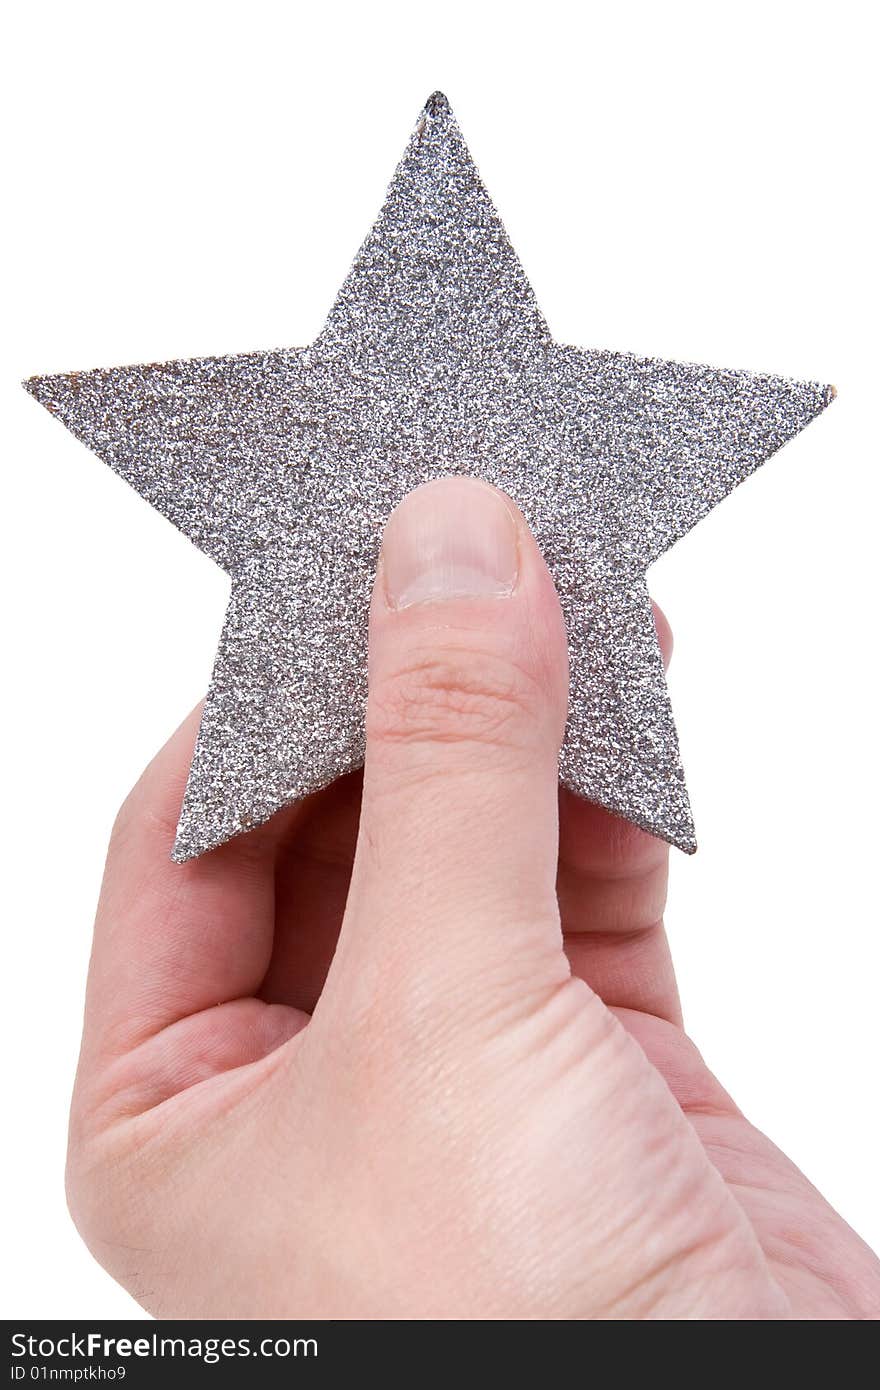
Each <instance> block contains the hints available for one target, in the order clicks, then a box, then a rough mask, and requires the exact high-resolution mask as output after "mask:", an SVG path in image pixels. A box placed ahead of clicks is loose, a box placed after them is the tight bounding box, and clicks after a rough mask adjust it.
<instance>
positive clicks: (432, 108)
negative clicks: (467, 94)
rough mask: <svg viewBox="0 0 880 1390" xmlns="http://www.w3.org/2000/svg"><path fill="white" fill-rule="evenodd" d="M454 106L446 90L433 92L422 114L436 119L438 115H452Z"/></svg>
mask: <svg viewBox="0 0 880 1390" xmlns="http://www.w3.org/2000/svg"><path fill="white" fill-rule="evenodd" d="M451 115H452V107H451V106H450V104H449V98H448V97H447V95H446V93H445V92H439V91H438V92H432V93H431V95H430V96H429V97H428V100H427V101H426V102H425V104H424V106H423V107H422V116H423V117H429V118H431V119H433V120H436V119H437V118H438V116H451Z"/></svg>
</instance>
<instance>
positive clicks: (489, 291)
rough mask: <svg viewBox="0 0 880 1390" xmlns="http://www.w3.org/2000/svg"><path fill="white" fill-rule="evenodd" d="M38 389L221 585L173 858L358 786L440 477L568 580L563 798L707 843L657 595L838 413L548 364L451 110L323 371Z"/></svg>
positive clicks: (429, 120) (537, 323)
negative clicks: (717, 516) (375, 679)
mask: <svg viewBox="0 0 880 1390" xmlns="http://www.w3.org/2000/svg"><path fill="white" fill-rule="evenodd" d="M27 385H28V389H29V390H30V391H31V392H32V394H33V395H34V396H36V398H37V399H38V400H39V401H41V402H42V403H43V404H44V405H45V406H46V407H47V408H48V409H49V410H51V411H52V412H53V413H54V414H55V415H57V416H58V417H59V419H61V420H62V421H63V422H64V424H65V425H67V427H68V428H69V429H70V430H72V431H73V433H74V434H76V435H77V436H78V437H79V438H80V439H81V440H83V442H84V443H86V444H87V445H88V446H89V447H90V448H91V449H93V450H94V451H95V452H96V453H97V454H98V455H100V457H101V458H102V459H104V461H105V462H106V463H108V464H109V465H110V467H111V468H113V469H115V470H116V472H117V473H119V474H121V475H122V477H123V478H125V479H126V480H127V481H128V482H129V483H130V484H131V485H132V486H133V487H135V488H136V489H137V490H138V492H140V493H141V494H142V495H143V496H144V497H145V498H146V499H147V500H148V501H149V502H151V503H152V504H153V506H154V507H156V508H158V510H159V511H160V512H162V513H164V515H165V516H166V517H168V519H169V520H170V521H172V522H173V523H174V524H175V525H176V526H178V527H179V528H180V529H181V530H182V531H183V532H185V534H186V535H187V536H189V538H190V539H191V540H192V541H193V542H194V543H195V544H196V545H197V546H198V547H199V548H200V549H201V550H203V551H205V552H206V553H207V554H208V555H210V556H211V557H212V558H213V559H214V560H215V561H216V562H217V563H218V564H219V565H221V566H222V567H223V568H224V569H225V570H226V571H227V572H228V574H229V575H230V577H231V581H232V592H231V598H230V603H229V609H228V612H227V615H226V622H225V626H224V630H223V635H222V638H221V641H220V647H219V651H218V654H217V659H216V664H215V667H214V673H213V677H212V681H211V686H210V689H209V693H208V698H207V702H206V705H205V710H204V716H203V719H202V724H201V729H200V732H199V737H198V742H197V745H196V750H195V754H194V757H193V763H192V768H191V771H190V776H189V781H188V784H187V789H186V794H185V798H184V803H183V808H182V811H181V817H180V824H179V827H178V833H177V840H176V842H175V846H174V857H175V858H177V859H179V860H184V859H188V858H191V857H192V856H194V855H197V854H200V853H202V852H203V851H205V850H209V849H211V848H213V847H214V846H216V845H219V844H221V843H223V841H225V840H228V839H230V838H231V837H232V836H234V835H236V834H238V833H239V832H240V831H242V830H245V829H247V828H249V827H251V826H253V825H256V824H258V823H259V822H261V821H264V820H266V819H267V818H268V817H269V816H271V815H272V814H273V812H275V811H276V810H278V809H279V808H280V807H281V806H283V805H285V804H286V803H288V802H290V801H293V800H296V799H297V798H299V797H302V796H304V795H306V794H307V793H309V792H312V791H315V790H317V789H318V788H320V787H321V786H323V785H325V784H326V783H328V782H330V781H331V780H332V779H333V778H335V777H337V776H339V775H340V774H342V773H344V772H347V771H349V770H351V769H353V768H355V767H356V766H358V765H359V764H360V762H361V761H362V759H363V753H364V701H365V694H366V617H367V605H368V599H369V592H370V587H371V582H372V577H373V574H374V571H375V565H376V559H377V554H378V547H379V541H380V537H381V531H382V526H383V524H384V522H385V520H386V518H387V516H388V514H389V512H390V511H391V510H392V508H393V507H394V506H395V505H396V503H397V502H398V501H399V500H400V498H401V497H402V496H403V495H404V494H405V493H406V492H407V491H408V490H409V489H411V488H412V487H414V486H416V485H417V484H418V483H420V482H423V481H426V480H427V479H430V478H433V477H437V476H441V475H443V474H448V473H469V474H473V475H476V476H478V477H482V478H485V479H487V480H489V481H490V482H492V483H495V484H496V485H497V486H499V487H501V488H503V489H505V490H506V491H507V492H508V493H509V494H510V495H511V496H512V497H513V498H514V499H515V500H516V502H517V503H518V504H519V506H520V507H521V508H522V511H523V513H524V514H525V517H526V519H527V521H528V522H529V524H530V526H531V527H532V529H533V531H534V533H535V535H536V537H537V540H538V543H539V545H540V546H541V548H542V550H543V552H544V555H545V557H546V559H547V562H548V564H549V566H550V569H551V572H552V574H553V576H554V579H555V581H556V585H557V588H558V591H559V596H560V599H561V602H562V607H563V611H564V614H565V619H566V624H567V630H568V636H569V648H570V659H571V696H570V709H569V718H568V725H567V730H566V735H565V742H564V746H563V750H562V755H561V759H560V775H561V779H562V781H563V783H565V784H566V785H568V786H569V787H571V788H573V789H574V790H575V791H576V792H578V793H580V794H581V795H582V796H584V797H587V798H588V799H589V800H591V801H594V802H596V803H598V804H599V805H601V806H604V807H607V808H608V809H609V810H611V811H614V812H616V813H617V814H618V815H621V816H624V817H626V818H627V819H628V820H630V821H633V822H634V823H635V824H637V825H640V826H642V827H644V828H645V829H647V830H649V831H652V832H653V833H654V834H656V835H660V836H662V837H663V838H665V839H667V840H669V841H670V842H672V843H673V844H676V845H679V846H680V847H681V848H682V849H685V850H692V849H693V848H694V847H695V845H694V832H693V823H692V819H691V813H690V807H689V804H688V798H687V792H686V790H685V784H684V778H683V774H682V769H681V764H680V761H679V754H678V743H677V738H676V733H675V726H674V724H673V720H672V714H671V711H670V707H669V700H668V696H667V693H666V685H665V680H664V675H663V667H662V662H661V658H660V653H659V650H658V646H657V640H656V634H655V629H654V622H653V617H652V611H651V605H650V602H649V599H648V593H647V589H646V587H645V578H644V576H645V571H646V569H647V568H648V566H649V565H650V564H651V562H652V561H653V560H655V559H656V558H657V556H659V555H660V554H661V552H662V551H664V550H666V549H667V547H669V546H670V545H672V544H673V542H674V541H676V540H677V539H678V538H679V536H681V535H683V534H684V532H686V531H687V530H689V528H690V527H691V526H693V525H694V524H695V522H697V521H699V520H700V518H701V517H703V516H705V514H706V513H707V512H708V511H709V510H710V509H711V508H712V507H714V506H715V504H716V503H717V502H719V501H720V500H721V499H722V498H723V497H725V496H726V495H727V493H729V492H730V491H731V490H732V489H733V488H734V487H735V486H736V485H737V484H738V483H739V482H741V481H742V480H743V479H744V478H745V477H746V476H747V475H748V474H749V473H751V472H752V471H753V470H754V469H755V468H756V467H757V466H758V465H759V464H760V463H762V462H763V461H764V460H765V459H766V458H767V457H768V456H769V455H770V454H772V453H773V452H774V450H776V449H778V448H779V447H780V445H782V444H784V443H785V442H786V440H788V439H789V438H791V436H792V435H794V434H796V433H797V431H798V430H800V429H801V428H802V427H803V426H804V425H805V424H807V422H808V421H809V420H811V419H812V418H813V416H815V415H817V414H818V413H819V412H820V411H821V410H822V409H823V408H824V407H825V406H826V405H827V403H828V401H829V400H830V399H831V395H832V394H833V392H832V391H831V389H830V388H827V387H824V386H820V385H817V384H815V383H803V382H792V381H786V380H783V379H781V378H779V377H774V376H757V375H752V374H751V373H747V372H741V371H718V370H715V369H712V368H708V367H700V366H693V365H681V364H677V363H672V362H663V361H657V360H653V359H647V358H640V357H634V356H630V355H628V354H623V353H616V352H600V351H589V352H584V351H580V350H578V349H575V348H569V347H561V346H559V345H558V344H557V343H554V341H553V339H552V338H551V337H550V334H549V331H548V329H547V326H546V324H545V322H544V320H543V318H542V316H541V313H540V310H539V309H538V306H537V304H536V302H535V298H534V296H533V294H532V291H531V288H530V286H529V284H528V282H527V281H526V278H525V276H524V274H523V271H522V269H521V267H520V265H519V262H518V260H517V257H516V255H515V253H514V251H513V249H512V247H511V245H510V243H509V242H508V240H507V236H506V234H505V232H504V229H503V227H502V225H501V222H500V221H499V219H498V216H497V214H496V212H495V209H494V207H493V205H492V203H491V201H490V199H489V197H488V195H487V194H486V191H485V189H484V188H483V185H482V183H481V181H480V178H479V175H478V174H477V170H476V168H475V167H474V164H473V162H472V160H471V158H470V155H469V154H468V151H467V148H466V146H465V145H464V142H463V141H462V138H461V135H460V133H459V131H458V127H457V125H456V122H455V119H454V117H453V115H452V113H451V111H450V109H449V106H448V103H447V102H446V100H445V98H444V97H442V96H441V95H439V94H436V95H435V96H433V97H431V99H430V100H429V102H428V104H427V106H426V107H425V109H424V111H423V113H422V115H421V117H420V119H419V122H418V125H417V127H416V130H415V132H414V134H413V136H412V139H411V141H410V144H409V146H408V148H407V150H406V153H405V155H404V158H403V160H402V162H401V164H400V166H399V167H398V170H397V172H396V174H395V176H394V180H393V182H392V184H391V187H390V189H389V191H388V196H387V199H386V202H385V204H384V207H383V209H382V211H381V213H380V215H379V219H378V221H377V223H376V225H375V226H374V228H373V230H372V232H371V233H370V235H369V237H368V238H367V240H366V242H365V243H364V245H363V247H362V249H361V251H360V253H359V255H358V257H357V260H356V261H355V263H354V266H353V268H352V270H351V272H350V274H349V276H348V279H347V280H346V281H345V284H344V285H343V288H342V290H341V292H340V294H339V297H338V299H337V301H336V304H335V306H334V308H333V311H332V313H331V315H330V318H329V319H328V321H327V324H326V326H325V328H324V329H323V331H322V333H321V334H320V336H319V338H318V339H317V341H316V342H315V343H314V345H313V346H312V347H311V348H308V349H306V350H305V351H302V350H293V349H291V350H287V351H278V352H266V353H249V354H244V355H240V356H231V357H218V358H200V359H196V360H193V361H188V362H170V363H166V364H160V365H150V366H137V367H127V368H117V369H113V370H110V371H92V372H83V373H73V374H71V375H66V376H51V377H38V378H34V379H33V380H32V381H30V382H28V383H27Z"/></svg>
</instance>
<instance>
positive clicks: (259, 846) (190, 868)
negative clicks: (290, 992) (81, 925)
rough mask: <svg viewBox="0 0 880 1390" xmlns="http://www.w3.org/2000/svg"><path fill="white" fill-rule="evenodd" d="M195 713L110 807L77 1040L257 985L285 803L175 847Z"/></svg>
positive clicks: (135, 1038) (160, 1021)
mask: <svg viewBox="0 0 880 1390" xmlns="http://www.w3.org/2000/svg"><path fill="white" fill-rule="evenodd" d="M200 713H201V709H200V707H199V708H197V709H195V710H194V711H193V712H192V714H190V715H189V717H188V718H187V719H186V720H185V721H184V722H183V724H182V725H181V726H180V728H179V729H178V730H177V732H176V733H175V734H174V735H173V736H172V737H171V739H170V740H169V741H168V743H166V745H165V747H164V748H163V749H162V750H161V751H160V752H159V753H158V754H157V756H156V757H155V758H154V759H153V761H152V762H151V763H150V765H149V767H148V768H147V769H146V771H145V772H144V774H143V776H142V777H141V778H140V780H139V781H138V783H137V785H136V786H135V787H134V789H133V790H132V792H131V793H130V794H129V796H128V797H127V799H126V801H125V803H124V805H123V807H122V809H121V810H120V812H119V815H118V817H117V820H116V824H115V826H114V829H113V834H112V837H111V841H110V847H109V850H108V854H107V863H106V867H105V870H104V881H103V885H102V888H101V896H100V900H99V903H98V911H97V916H96V920H95V932H94V941H93V946H92V956H91V961H90V965H89V981H88V988H87V992H86V1016H85V1032H84V1047H99V1048H106V1049H107V1050H110V1051H113V1052H117V1051H118V1052H124V1051H127V1050H129V1049H130V1048H131V1047H133V1046H135V1045H137V1044H138V1043H139V1042H141V1041H143V1040H144V1039H145V1038H147V1037H149V1036H151V1035H153V1034H155V1033H157V1032H159V1031H160V1030H161V1029H162V1028H164V1027H167V1026H168V1025H169V1024H171V1023H174V1022H176V1021H178V1020H179V1019H181V1018H185V1017H188V1016H189V1015H190V1014H193V1013H196V1012H198V1011H199V1010H201V1009H205V1008H208V1007H210V1006H211V1005H214V1004H221V1003H225V1002H226V1001H228V1000H230V999H237V998H241V997H246V996H249V995H251V994H253V993H254V992H255V991H256V990H257V989H258V988H259V985H260V982H261V980H262V978H263V975H264V974H265V971H266V969H267V966H268V963H269V958H270V955H271V950H272V936H273V924H274V864H275V853H276V847H277V844H278V840H279V838H280V836H281V835H282V834H283V833H284V832H285V830H286V829H287V828H288V827H289V824H290V813H288V814H286V815H285V814H284V813H282V814H281V815H280V816H276V817H274V818H273V821H272V822H271V825H266V826H261V827H259V828H258V829H256V830H254V831H252V832H251V833H250V834H248V835H242V836H239V837H238V838H237V839H235V840H232V841H230V842H229V843H228V844H225V845H222V846H221V847H220V848H219V849H216V850H213V851H212V852H211V853H209V854H206V855H203V856H202V857H201V858H199V859H195V860H191V861H189V862H188V863H186V864H175V863H173V862H172V860H171V858H170V855H171V847H172V844H173V842H174V833H175V828H176V824H177V817H178V813H179V811H180V805H181V801H182V798H183V790H184V786H185V783H186V777H187V773H188V770H189V765H190V761H191V758H192V751H193V745H194V743H195V738H196V733H197V731H198V725H199V718H200Z"/></svg>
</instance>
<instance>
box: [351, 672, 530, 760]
mask: <svg viewBox="0 0 880 1390" xmlns="http://www.w3.org/2000/svg"><path fill="white" fill-rule="evenodd" d="M539 703H540V693H539V691H538V688H537V683H536V682H535V681H534V680H533V679H532V678H531V677H530V676H529V674H528V673H527V672H526V671H524V670H522V669H521V668H520V667H518V666H516V665H515V664H514V663H512V662H510V661H509V660H506V659H504V658H499V657H496V656H489V655H483V656H481V658H480V660H479V661H474V658H473V654H472V653H468V654H467V655H465V654H460V655H459V654H456V653H454V652H446V653H443V654H441V655H431V656H427V657H418V658H415V659H414V660H412V661H410V662H408V663H407V664H405V665H404V666H402V667H400V668H398V670H397V671H395V672H394V673H393V674H392V675H390V676H388V677H386V678H385V679H384V680H383V682H382V683H381V686H380V687H379V689H378V690H377V691H375V692H373V694H372V696H371V701H370V707H369V710H368V716H367V735H368V738H370V739H371V740H372V741H374V742H380V743H421V742H430V743H474V744H492V745H500V746H502V747H513V746H518V745H521V744H522V743H523V742H524V740H525V739H526V737H527V736H528V735H529V733H530V731H531V730H532V729H533V728H534V726H535V721H536V719H537V716H538V713H539Z"/></svg>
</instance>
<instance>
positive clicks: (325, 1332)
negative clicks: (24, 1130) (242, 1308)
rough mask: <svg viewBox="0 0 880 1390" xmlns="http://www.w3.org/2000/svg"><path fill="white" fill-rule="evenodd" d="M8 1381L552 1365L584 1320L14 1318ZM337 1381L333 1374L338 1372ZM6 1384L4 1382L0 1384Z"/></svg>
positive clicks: (315, 1380) (139, 1382) (355, 1377)
mask: <svg viewBox="0 0 880 1390" xmlns="http://www.w3.org/2000/svg"><path fill="white" fill-rule="evenodd" d="M3 1326H4V1329H5V1345H6V1370H5V1372H4V1373H3V1374H5V1380H6V1384H7V1385H9V1386H12V1387H15V1386H22V1387H29V1386H40V1385H47V1386H48V1385H81V1386H97V1385H102V1386H105V1387H111V1386H112V1387H115V1388H116V1390H118V1387H120V1386H122V1387H128V1386H165V1385H170V1386H175V1385H186V1386H190V1385H191V1386H196V1387H198V1386H203V1385H204V1386H209V1385H213V1386H225V1385H247V1386H251V1385H253V1386H255V1387H259V1386H263V1385H266V1386H273V1385H278V1386H281V1385H284V1386H287V1387H293V1386H295V1385H299V1384H302V1385H316V1384H317V1385H320V1384H322V1383H323V1380H322V1374H323V1375H326V1374H327V1373H329V1374H330V1375H332V1377H333V1381H332V1383H333V1384H341V1383H344V1382H341V1381H340V1380H339V1376H340V1373H341V1372H342V1373H345V1374H346V1377H347V1378H348V1377H349V1376H350V1377H351V1383H352V1384H356V1383H358V1382H359V1381H360V1380H362V1379H363V1380H364V1381H366V1382H367V1383H372V1382H373V1381H374V1380H376V1379H379V1381H380V1383H381V1382H382V1381H384V1379H385V1378H386V1376H387V1375H388V1374H389V1373H394V1372H396V1373H398V1374H400V1373H401V1372H403V1373H404V1374H406V1375H409V1376H411V1377H412V1381H413V1383H414V1384H417V1383H419V1381H420V1380H421V1378H422V1374H423V1372H424V1371H425V1369H426V1367H430V1369H431V1373H432V1375H436V1374H439V1373H440V1372H442V1371H450V1372H453V1373H454V1374H455V1375H456V1376H457V1377H460V1376H461V1375H462V1374H463V1373H464V1374H468V1372H470V1373H471V1374H476V1373H477V1372H478V1370H479V1368H480V1367H481V1366H484V1365H486V1363H487V1361H488V1364H489V1365H490V1366H491V1367H492V1370H493V1371H495V1372H497V1371H499V1370H501V1369H502V1368H506V1366H508V1365H509V1366H510V1367H511V1368H512V1369H513V1368H515V1369H516V1371H517V1373H518V1374H522V1373H524V1372H525V1373H528V1372H529V1370H531V1371H532V1372H534V1373H540V1372H541V1371H543V1372H544V1373H545V1374H546V1372H547V1370H548V1368H549V1367H551V1366H552V1365H553V1363H554V1360H555V1359H556V1358H557V1357H558V1356H560V1354H562V1355H563V1356H564V1354H565V1352H566V1350H567V1351H569V1352H570V1351H572V1350H574V1349H575V1348H576V1346H577V1344H578V1343H582V1337H581V1334H580V1333H577V1332H576V1331H575V1329H576V1328H577V1327H578V1326H581V1327H583V1326H584V1325H583V1324H581V1325H579V1324H575V1323H569V1324H567V1325H566V1324H558V1323H556V1324H553V1325H552V1326H549V1325H548V1324H546V1323H519V1324H516V1325H514V1326H513V1327H511V1324H509V1323H505V1324H501V1323H497V1322H494V1323H474V1322H468V1323H434V1322H368V1323H360V1322H152V1321H143V1322H136V1321H124V1322H117V1321H113V1320H107V1321H101V1320H97V1321H95V1322H83V1321H78V1322H43V1321H37V1320H31V1321H23V1320H18V1321H15V1320H11V1321H5V1322H4V1324H3ZM327 1383H328V1384H329V1383H331V1382H330V1381H329V1380H328V1382H327ZM0 1390H2V1385H0Z"/></svg>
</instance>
